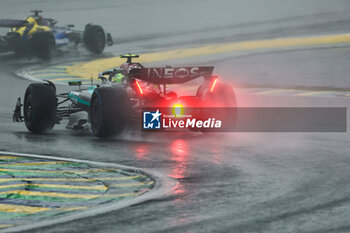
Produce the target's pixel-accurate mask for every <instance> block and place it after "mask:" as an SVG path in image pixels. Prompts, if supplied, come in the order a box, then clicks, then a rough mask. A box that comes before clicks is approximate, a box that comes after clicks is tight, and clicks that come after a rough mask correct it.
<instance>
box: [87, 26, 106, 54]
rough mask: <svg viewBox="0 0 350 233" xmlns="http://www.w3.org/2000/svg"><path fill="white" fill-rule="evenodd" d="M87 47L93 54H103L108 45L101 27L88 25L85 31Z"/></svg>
mask: <svg viewBox="0 0 350 233" xmlns="http://www.w3.org/2000/svg"><path fill="white" fill-rule="evenodd" d="M84 44H85V47H86V48H87V49H88V50H89V51H90V52H92V53H96V54H99V53H102V52H103V50H104V48H105V45H106V35H105V32H104V30H103V28H102V27H101V26H100V25H91V24H88V25H86V26H85V31H84Z"/></svg>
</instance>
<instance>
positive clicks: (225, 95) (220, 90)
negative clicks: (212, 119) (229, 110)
mask: <svg viewBox="0 0 350 233" xmlns="http://www.w3.org/2000/svg"><path fill="white" fill-rule="evenodd" d="M197 96H198V97H199V98H200V99H201V101H202V102H203V103H204V106H205V105H207V106H208V107H236V105H237V103H236V94H235V91H234V90H233V88H232V87H231V85H229V84H228V83H218V84H217V85H216V87H215V89H214V90H213V92H211V91H210V90H209V88H208V87H206V86H203V85H202V86H200V87H199V88H198V90H197Z"/></svg>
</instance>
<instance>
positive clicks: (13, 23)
mask: <svg viewBox="0 0 350 233" xmlns="http://www.w3.org/2000/svg"><path fill="white" fill-rule="evenodd" d="M27 24H28V22H27V21H26V20H19V19H0V27H3V28H18V27H23V26H26V25H27Z"/></svg>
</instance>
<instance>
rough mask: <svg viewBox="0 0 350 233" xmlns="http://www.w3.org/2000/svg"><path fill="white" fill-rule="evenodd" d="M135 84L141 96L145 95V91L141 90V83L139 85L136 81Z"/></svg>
mask: <svg viewBox="0 0 350 233" xmlns="http://www.w3.org/2000/svg"><path fill="white" fill-rule="evenodd" d="M135 83H136V86H137V87H138V89H139V92H140V94H141V95H142V94H143V90H142V88H141V86H140V83H139V82H138V81H137V80H135Z"/></svg>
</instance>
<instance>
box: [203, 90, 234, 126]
mask: <svg viewBox="0 0 350 233" xmlns="http://www.w3.org/2000/svg"><path fill="white" fill-rule="evenodd" d="M197 96H198V97H199V98H200V99H201V102H202V107H204V109H200V110H199V112H198V115H199V116H200V117H199V119H201V120H203V121H205V120H207V119H209V118H213V117H214V116H215V117H214V118H215V119H217V120H221V121H222V122H223V125H224V127H225V129H224V128H222V129H217V130H215V129H205V128H202V129H200V130H199V131H201V132H215V131H220V130H227V129H232V127H234V126H235V124H236V119H237V111H236V109H235V107H237V103H236V95H235V92H234V90H233V88H232V87H231V85H229V84H228V83H218V84H217V85H216V86H215V88H214V90H213V92H211V91H210V89H209V87H207V86H204V85H202V86H200V87H199V88H198V90H197ZM212 107H214V108H217V109H216V110H215V111H214V114H213V111H212V110H205V109H206V108H212ZM225 108H233V109H230V110H228V111H227V110H226V109H225ZM228 112H229V113H230V114H228Z"/></svg>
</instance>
